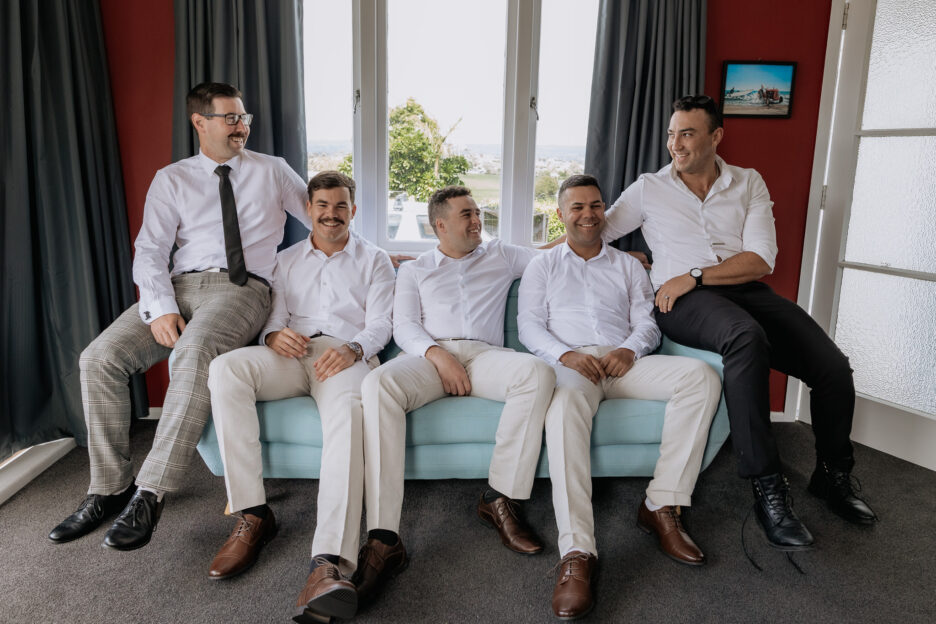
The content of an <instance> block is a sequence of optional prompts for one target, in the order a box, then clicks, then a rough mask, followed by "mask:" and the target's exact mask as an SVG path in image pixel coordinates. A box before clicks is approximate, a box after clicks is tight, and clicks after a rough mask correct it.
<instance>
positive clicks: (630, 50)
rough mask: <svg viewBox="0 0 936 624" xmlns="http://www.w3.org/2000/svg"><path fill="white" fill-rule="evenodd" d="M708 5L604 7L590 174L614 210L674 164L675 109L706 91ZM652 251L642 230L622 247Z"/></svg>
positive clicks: (663, 0)
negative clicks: (670, 146)
mask: <svg viewBox="0 0 936 624" xmlns="http://www.w3.org/2000/svg"><path fill="white" fill-rule="evenodd" d="M705 17H706V0H601V4H600V6H599V9H598V35H597V37H596V39H595V65H594V73H593V76H592V95H591V106H590V109H589V115H588V139H587V143H586V148H585V171H586V172H587V173H590V174H592V175H594V176H595V177H597V178H598V181H599V183H600V184H601V188H602V190H603V191H604V195H605V200H606V201H607V202H608V203H609V204H610V203H611V202H613V201H614V200H615V199H617V197H618V196H619V195H620V194H621V191H623V190H624V189H625V188H627V186H628V185H629V184H630V183H631V182H633V181H634V180H636V179H637V178H638V177H639V176H640V174H641V173H646V172H650V171H656V170H658V169H659V168H660V167H662V166H663V165H665V164H667V163H668V162H669V160H670V158H669V154H668V153H667V151H666V128H667V126H668V125H669V118H670V115H671V114H672V103H673V101H674V100H676V99H677V98H679V97H682V96H683V95H695V94H698V93H702V90H703V88H704V85H705ZM617 246H618V247H620V248H621V249H624V250H639V251H645V252H649V249H648V248H647V246H646V243H645V242H644V240H643V236H642V235H641V234H640V232H639V231H637V232H634V233H633V234H631V235H629V236H627V237H625V238H623V239H621V240H619V241H617Z"/></svg>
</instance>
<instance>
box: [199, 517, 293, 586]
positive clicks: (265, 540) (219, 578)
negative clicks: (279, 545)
mask: <svg viewBox="0 0 936 624" xmlns="http://www.w3.org/2000/svg"><path fill="white" fill-rule="evenodd" d="M277 533H279V526H278V525H274V526H273V530H272V531H270V534H269V535H267V536H265V537H264V538H263V539H261V540H260V548H258V549H257V556H256V557H254V560H253V561H251V562H250V563H248V564H247V565H246V566H244V567H243V568H241V569H240V570H238V571H237V572H231V573H230V574H225V575H224V576H211V575H210V574H209V575H208V580H211V581H223V580H224V579H229V578H234V577H235V576H239V575H241V574H243V573H244V572H246V571H247V570H249V569H250V568H252V567H254V564H255V563H257V559H259V558H260V551H261V550H263V547H264V546H266V545H267V544H269V543H270V542H272V541H273V538H274V537H276V534H277Z"/></svg>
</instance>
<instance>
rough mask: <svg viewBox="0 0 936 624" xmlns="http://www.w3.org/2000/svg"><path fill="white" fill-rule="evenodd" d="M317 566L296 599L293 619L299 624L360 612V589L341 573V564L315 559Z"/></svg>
mask: <svg viewBox="0 0 936 624" xmlns="http://www.w3.org/2000/svg"><path fill="white" fill-rule="evenodd" d="M315 562H316V563H318V567H317V568H315V569H314V570H312V572H311V573H310V574H309V578H307V579H306V584H305V587H304V588H303V589H302V593H301V594H299V599H298V600H296V607H297V610H296V614H295V615H293V621H294V622H299V624H314V623H315V622H323V621H324V622H327V621H328V619H329V618H332V617H337V618H342V619H347V618H350V617H354V614H355V613H356V612H357V592H356V591H355V589H354V585H352V584H351V582H350V581H348V580H347V579H345V578H344V577H343V576H341V572H340V571H339V570H338V566H336V565H335V564H334V563H332V562H330V561H328V560H327V559H322V558H316V559H315Z"/></svg>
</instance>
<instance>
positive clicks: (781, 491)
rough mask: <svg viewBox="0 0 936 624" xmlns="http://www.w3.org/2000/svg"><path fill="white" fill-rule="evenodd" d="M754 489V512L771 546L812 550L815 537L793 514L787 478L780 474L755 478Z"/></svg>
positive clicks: (781, 548) (783, 548)
mask: <svg viewBox="0 0 936 624" xmlns="http://www.w3.org/2000/svg"><path fill="white" fill-rule="evenodd" d="M751 485H753V487H754V498H755V501H754V511H755V512H757V520H758V522H760V525H761V527H762V528H763V529H764V533H765V534H766V536H767V541H768V542H769V543H770V545H771V546H773V547H774V548H779V549H780V550H807V549H809V548H810V547H812V544H813V536H812V534H811V533H810V532H809V529H807V528H806V527H805V526H803V523H802V522H801V521H800V519H799V518H798V517H796V513H795V512H794V511H793V501H792V500H791V499H790V485H789V483H788V482H787V480H786V477H784V476H783V475H782V474H780V473H779V472H777V473H774V474H771V475H765V476H762V477H754V478H753V479H751Z"/></svg>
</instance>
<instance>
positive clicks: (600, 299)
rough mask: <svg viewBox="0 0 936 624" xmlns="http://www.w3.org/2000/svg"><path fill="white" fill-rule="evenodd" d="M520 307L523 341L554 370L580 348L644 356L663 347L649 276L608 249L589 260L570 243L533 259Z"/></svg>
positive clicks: (633, 260) (522, 285)
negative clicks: (623, 351)
mask: <svg viewBox="0 0 936 624" xmlns="http://www.w3.org/2000/svg"><path fill="white" fill-rule="evenodd" d="M519 305H520V308H519V314H518V316H517V324H518V325H519V328H520V342H522V343H523V344H524V346H526V348H527V349H529V350H530V351H532V352H533V353H534V354H535V355H537V356H538V357H541V358H543V359H544V360H546V361H547V362H549V363H550V364H552V365H553V366H555V365H557V364H558V363H559V358H560V357H561V356H562V354H564V353H566V352H567V351H572V350H574V349H578V348H579V347H587V346H602V347H615V348H625V349H630V350H631V351H633V352H634V353H635V354H636V356H637V357H641V356H643V355H647V354H648V353H651V352H652V351H653V350H654V349H656V348H657V345H659V344H660V329H659V328H658V327H657V324H656V322H655V321H654V320H653V316H652V311H653V291H652V289H651V288H650V280H649V278H647V272H646V271H645V270H644V268H643V265H641V264H640V261H638V260H637V259H636V258H634V257H633V256H631V255H630V254H626V253H624V252H623V251H619V250H617V249H615V248H613V247H609V246H608V245H602V246H601V252H600V253H599V254H598V255H597V256H595V257H594V258H590V259H588V260H585V259H583V258H582V257H581V256H579V255H578V254H576V253H575V252H574V251H572V248H571V247H569V244H568V243H563V244H561V245H558V246H556V247H554V248H552V249H550V250H549V251H548V252H546V253H544V254H542V255H540V256H539V257H537V258H534V259H533V260H532V261H531V262H530V265H529V266H528V267H527V269H526V272H524V274H523V281H521V282H520V304H519Z"/></svg>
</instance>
